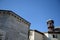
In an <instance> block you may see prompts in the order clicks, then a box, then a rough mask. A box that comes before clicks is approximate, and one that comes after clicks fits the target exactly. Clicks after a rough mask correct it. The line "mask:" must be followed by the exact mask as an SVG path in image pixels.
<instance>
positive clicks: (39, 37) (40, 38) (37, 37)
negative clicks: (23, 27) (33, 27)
mask: <svg viewBox="0 0 60 40" xmlns="http://www.w3.org/2000/svg"><path fill="white" fill-rule="evenodd" d="M34 35H35V36H34V40H43V35H42V34H40V33H38V32H34Z"/></svg>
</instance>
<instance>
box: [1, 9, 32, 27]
mask: <svg viewBox="0 0 60 40" xmlns="http://www.w3.org/2000/svg"><path fill="white" fill-rule="evenodd" d="M2 12H3V13H2ZM1 13H2V14H8V15H11V16H14V17H15V18H17V19H18V20H20V21H22V22H24V23H25V24H27V25H29V26H30V24H31V23H29V22H28V21H27V20H25V19H24V18H22V17H21V16H19V15H17V14H16V13H15V12H13V11H10V10H0V14H1Z"/></svg>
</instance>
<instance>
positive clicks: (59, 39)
mask: <svg viewBox="0 0 60 40" xmlns="http://www.w3.org/2000/svg"><path fill="white" fill-rule="evenodd" d="M44 34H45V36H46V37H47V38H48V39H47V40H60V34H59V33H57V34H56V33H54V35H56V36H57V37H56V38H53V34H48V33H44Z"/></svg>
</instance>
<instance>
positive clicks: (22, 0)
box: [0, 0, 60, 32]
mask: <svg viewBox="0 0 60 40" xmlns="http://www.w3.org/2000/svg"><path fill="white" fill-rule="evenodd" d="M0 9H4V10H12V11H14V12H15V13H16V14H18V15H20V16H21V17H23V18H24V19H26V20H27V21H29V22H30V23H31V26H30V29H33V30H34V29H36V30H38V31H41V32H47V31H48V29H47V24H46V21H47V20H48V19H53V20H54V21H55V24H54V25H55V26H56V27H59V26H60V0H0Z"/></svg>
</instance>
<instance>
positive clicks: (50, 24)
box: [47, 19, 54, 32]
mask: <svg viewBox="0 0 60 40" xmlns="http://www.w3.org/2000/svg"><path fill="white" fill-rule="evenodd" d="M47 26H48V32H54V21H53V20H51V19H49V20H48V21H47Z"/></svg>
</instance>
